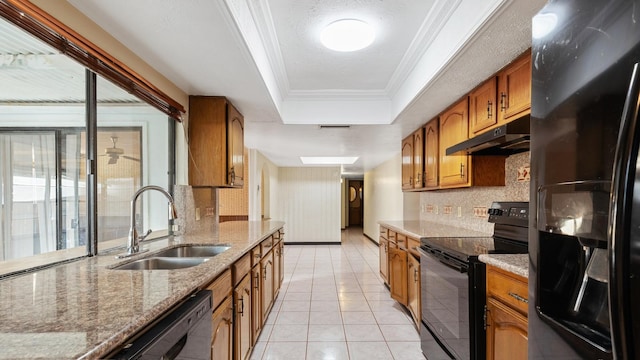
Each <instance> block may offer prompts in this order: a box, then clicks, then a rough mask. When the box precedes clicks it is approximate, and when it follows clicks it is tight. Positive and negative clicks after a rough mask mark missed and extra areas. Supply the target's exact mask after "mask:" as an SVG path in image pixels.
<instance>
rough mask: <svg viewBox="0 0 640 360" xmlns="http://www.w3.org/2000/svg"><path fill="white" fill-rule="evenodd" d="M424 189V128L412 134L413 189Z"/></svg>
mask: <svg viewBox="0 0 640 360" xmlns="http://www.w3.org/2000/svg"><path fill="white" fill-rule="evenodd" d="M423 187H424V128H420V129H418V130H416V131H415V132H414V133H413V188H414V189H422V188H423Z"/></svg>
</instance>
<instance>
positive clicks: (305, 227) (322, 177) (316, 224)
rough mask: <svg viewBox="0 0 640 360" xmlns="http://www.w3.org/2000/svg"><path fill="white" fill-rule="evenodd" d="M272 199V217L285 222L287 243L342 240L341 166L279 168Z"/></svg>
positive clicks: (336, 241) (337, 241)
mask: <svg viewBox="0 0 640 360" xmlns="http://www.w3.org/2000/svg"><path fill="white" fill-rule="evenodd" d="M272 199H276V200H275V201H276V202H277V205H276V206H277V209H278V210H277V212H276V213H274V214H273V215H272V218H274V219H276V220H282V221H284V222H285V229H286V230H285V231H286V233H287V236H286V241H287V243H290V242H300V243H305V242H307V243H313V242H323V243H325V242H335V243H339V242H340V217H341V205H340V204H341V199H340V168H338V167H304V168H279V169H278V195H277V196H276V197H273V196H272Z"/></svg>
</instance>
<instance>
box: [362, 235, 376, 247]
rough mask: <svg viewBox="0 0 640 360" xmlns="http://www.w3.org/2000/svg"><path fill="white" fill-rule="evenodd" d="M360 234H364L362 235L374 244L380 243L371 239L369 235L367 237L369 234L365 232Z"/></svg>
mask: <svg viewBox="0 0 640 360" xmlns="http://www.w3.org/2000/svg"><path fill="white" fill-rule="evenodd" d="M362 235H364V236H365V237H366V238H367V239H369V240H370V241H371V242H372V243H374V244H376V245H380V243H379V242H377V241H375V240H373V239H372V238H370V237H369V235H367V234H365V233H362Z"/></svg>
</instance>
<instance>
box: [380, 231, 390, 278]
mask: <svg viewBox="0 0 640 360" xmlns="http://www.w3.org/2000/svg"><path fill="white" fill-rule="evenodd" d="M378 248H379V249H380V276H381V277H382V279H383V280H384V283H385V284H389V241H388V240H387V239H384V238H382V237H381V238H380V244H379V245H378Z"/></svg>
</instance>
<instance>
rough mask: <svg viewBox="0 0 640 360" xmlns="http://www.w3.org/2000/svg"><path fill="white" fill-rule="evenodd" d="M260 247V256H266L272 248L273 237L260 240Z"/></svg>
mask: <svg viewBox="0 0 640 360" xmlns="http://www.w3.org/2000/svg"><path fill="white" fill-rule="evenodd" d="M260 246H261V247H262V256H264V255H266V254H267V253H268V252H269V250H271V248H272V247H273V236H269V237H268V238H266V239H264V240H262V243H261V244H260Z"/></svg>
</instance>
